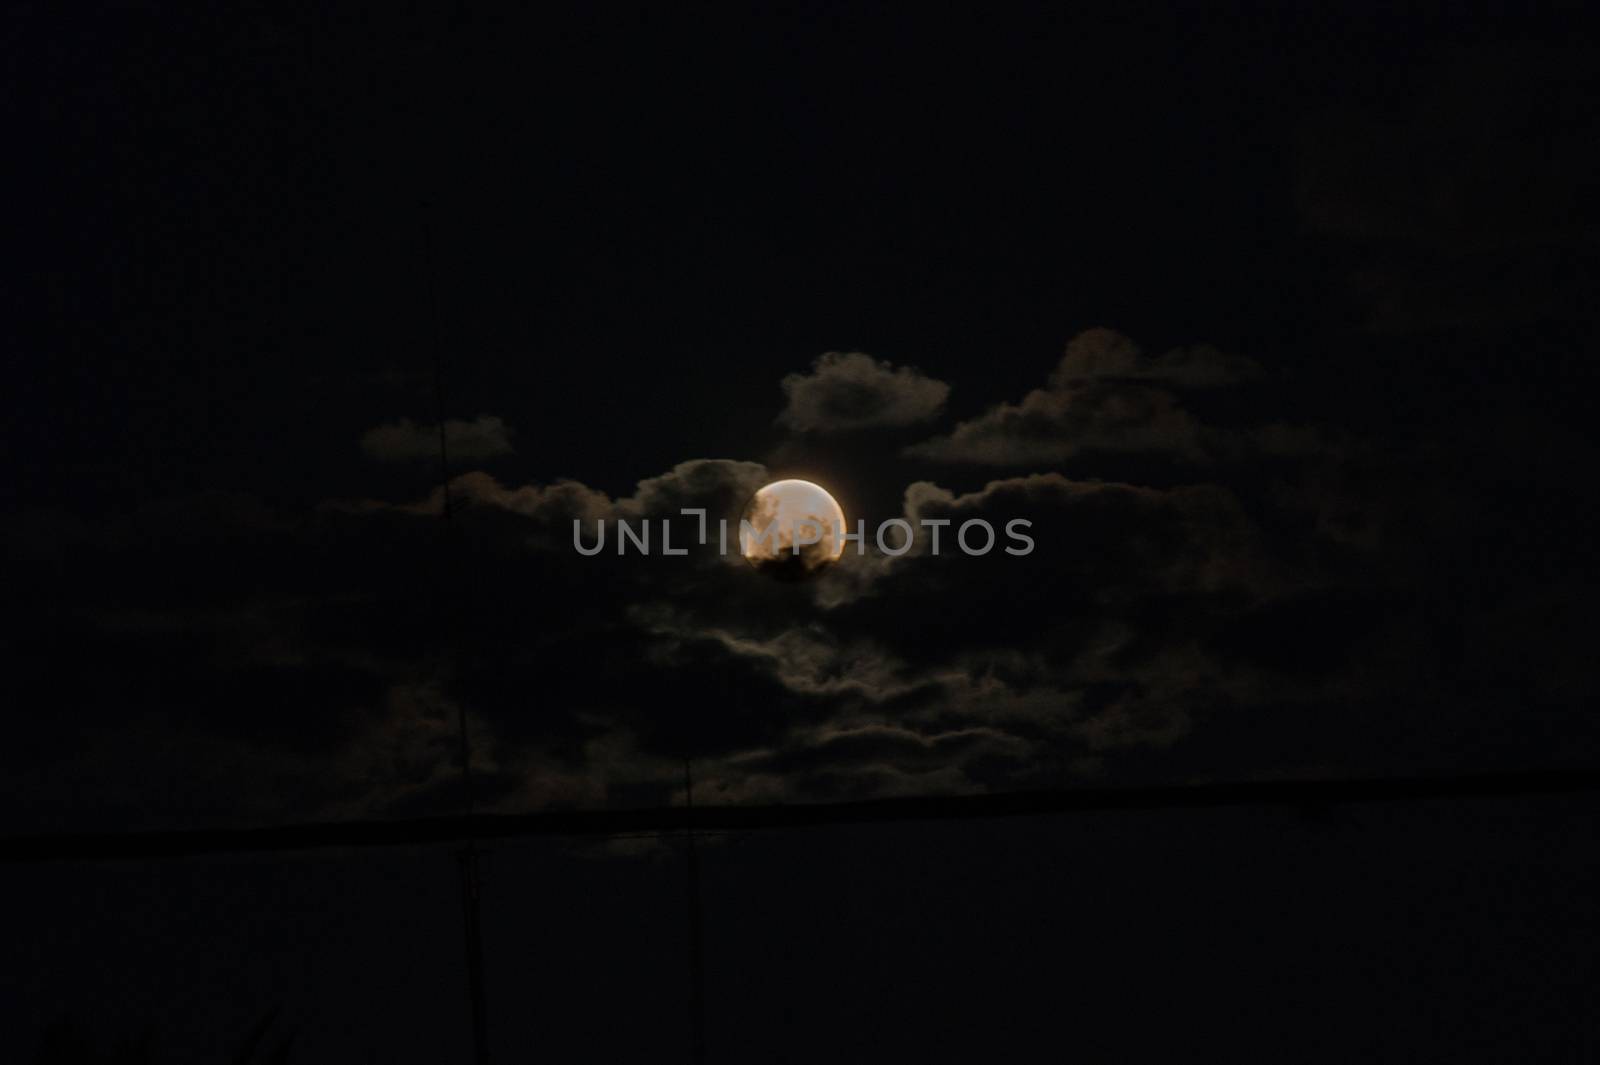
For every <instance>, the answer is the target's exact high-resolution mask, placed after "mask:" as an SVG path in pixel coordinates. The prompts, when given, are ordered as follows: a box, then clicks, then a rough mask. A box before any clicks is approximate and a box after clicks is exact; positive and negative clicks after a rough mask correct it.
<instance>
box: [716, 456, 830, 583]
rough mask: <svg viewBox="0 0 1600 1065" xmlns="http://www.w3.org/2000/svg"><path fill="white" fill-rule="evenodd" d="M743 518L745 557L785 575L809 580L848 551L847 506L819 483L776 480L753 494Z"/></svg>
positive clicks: (773, 573)
mask: <svg viewBox="0 0 1600 1065" xmlns="http://www.w3.org/2000/svg"><path fill="white" fill-rule="evenodd" d="M742 520H743V521H745V522H748V523H749V525H748V526H746V525H744V524H741V525H740V526H739V550H740V551H741V552H742V553H743V554H744V557H745V561H747V562H749V563H750V565H752V566H754V567H755V568H756V569H757V570H759V571H761V572H762V573H766V574H769V575H770V576H773V577H777V578H779V579H780V580H791V581H796V580H804V579H805V578H807V577H810V576H812V575H814V574H816V573H818V572H820V571H821V570H823V569H825V568H827V567H828V566H830V565H832V564H833V562H834V561H835V560H837V559H838V557H839V556H840V555H842V554H844V541H843V540H842V539H840V535H841V533H842V531H843V530H844V510H843V509H842V508H841V507H840V506H839V503H838V501H837V500H835V499H834V498H833V496H831V495H829V494H828V491H827V489H825V488H823V487H822V486H821V485H819V484H812V483H811V482H810V481H801V480H787V481H773V482H772V483H771V484H769V485H767V486H766V487H764V488H762V489H761V490H760V491H758V492H757V493H756V494H755V495H753V496H751V497H750V502H749V503H747V504H745V508H744V517H743V519H742ZM797 545H798V546H797Z"/></svg>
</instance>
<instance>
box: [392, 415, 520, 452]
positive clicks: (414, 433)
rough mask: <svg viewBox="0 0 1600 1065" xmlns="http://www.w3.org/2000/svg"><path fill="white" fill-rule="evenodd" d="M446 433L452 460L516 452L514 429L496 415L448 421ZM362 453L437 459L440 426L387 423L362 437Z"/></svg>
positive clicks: (446, 422) (445, 428) (405, 419)
mask: <svg viewBox="0 0 1600 1065" xmlns="http://www.w3.org/2000/svg"><path fill="white" fill-rule="evenodd" d="M444 431H445V440H446V442H447V443H448V444H449V448H450V456H451V457H452V458H457V459H488V458H494V457H495V456H497V455H509V454H511V453H512V452H513V451H514V450H515V449H514V448H513V447H512V446H511V435H512V430H511V427H510V426H509V425H507V424H506V423H505V421H504V420H503V419H501V418H497V417H495V416H494V415H492V414H480V415H478V417H476V418H474V419H473V420H472V421H470V422H467V421H461V420H460V419H456V418H451V419H447V420H446V421H445V423H444ZM361 450H362V451H364V452H365V453H366V454H367V457H368V458H374V459H377V460H378V461H380V462H402V461H410V460H415V459H436V458H438V456H439V426H438V425H437V424H435V425H419V424H417V423H416V422H414V421H412V420H411V419H410V418H401V419H400V420H399V421H397V422H386V423H384V424H383V425H379V426H374V427H373V428H371V429H368V430H367V431H366V432H364V433H362V434H361Z"/></svg>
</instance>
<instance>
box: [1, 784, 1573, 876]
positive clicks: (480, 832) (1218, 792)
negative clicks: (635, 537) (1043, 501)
mask: <svg viewBox="0 0 1600 1065" xmlns="http://www.w3.org/2000/svg"><path fill="white" fill-rule="evenodd" d="M1578 792H1600V769H1535V770H1519V771H1512V772H1497V773H1470V774H1458V775H1450V776H1443V775H1441V776H1406V777H1373V778H1358V779H1353V780H1329V779H1320V780H1318V779H1311V780H1244V781H1226V782H1213V783H1202V784H1175V785H1162V786H1158V787H1148V788H1064V789H1058V790H1053V791H1014V792H998V793H986V794H978V795H919V796H909V797H896V798H884V799H861V800H853V801H848V802H834V803H795V804H784V803H779V804H769V805H752V806H698V805H697V806H695V807H694V808H693V809H692V810H690V809H688V808H686V807H683V806H666V807H654V808H644V809H628V810H542V811H539V812H537V813H523V814H492V813H479V814H474V815H472V816H470V817H469V816H467V815H462V814H453V815H443V816H435V817H417V818H408V819H400V820H381V821H341V822H311V823H304V824H296V825H275V826H270V827H265V828H237V829H178V830H168V831H154V832H62V833H44V834H39V835H31V836H13V837H8V838H0V864H16V863H22V862H45V861H124V860H132V859H140V858H181V857H185V856H189V855H197V854H212V853H219V852H228V851H235V852H265V851H290V850H315V849H319V848H324V847H392V846H408V845H419V844H436V843H460V842H463V841H464V840H466V839H469V838H471V839H476V840H484V839H493V838H507V837H515V836H594V835H601V836H615V835H627V834H639V833H652V832H657V833H672V832H678V833H681V832H685V831H688V830H689V829H690V828H691V827H692V828H693V829H694V830H695V831H696V832H742V831H755V830H762V829H789V828H809V827H817V826H824V825H848V824H865V823H871V822H883V821H918V820H931V821H940V820H958V819H967V818H981V817H1018V816H1029V815H1039V814H1058V813H1097V812H1113V811H1120V810H1158V809H1173V810H1184V809H1191V810H1198V809H1211V808H1217V807H1227V806H1312V807H1315V806H1323V805H1330V804H1336V803H1358V802H1392V801H1405V800H1420V799H1444V798H1500V797H1511V796H1519V795H1557V794H1572V793H1578Z"/></svg>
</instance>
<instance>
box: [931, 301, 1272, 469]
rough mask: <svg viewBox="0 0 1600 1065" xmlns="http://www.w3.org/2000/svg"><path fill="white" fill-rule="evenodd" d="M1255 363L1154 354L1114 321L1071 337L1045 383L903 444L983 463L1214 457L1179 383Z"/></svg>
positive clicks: (1218, 383) (1203, 354)
mask: <svg viewBox="0 0 1600 1065" xmlns="http://www.w3.org/2000/svg"><path fill="white" fill-rule="evenodd" d="M1257 371H1258V367H1257V366H1256V364H1255V363H1254V362H1252V361H1250V360H1249V359H1245V358H1241V357H1239V356H1235V355H1226V354H1224V353H1222V352H1220V351H1218V350H1216V349H1215V348H1212V347H1195V348H1182V349H1177V350H1174V351H1170V352H1167V353H1166V354H1164V355H1162V356H1160V357H1158V358H1150V357H1147V356H1146V355H1144V353H1143V352H1141V351H1140V350H1139V348H1138V347H1137V346H1136V345H1135V344H1134V343H1133V341H1131V340H1129V339H1128V338H1127V337H1125V336H1123V335H1122V334H1121V333H1118V332H1116V331H1114V330H1111V329H1103V328H1100V329H1090V330H1087V331H1085V332H1083V333H1080V334H1079V335H1078V336H1077V337H1075V338H1074V339H1073V340H1072V342H1071V343H1069V344H1068V345H1067V349H1066V352H1065V354H1064V355H1063V356H1062V358H1061V361H1060V363H1059V364H1057V366H1056V368H1055V370H1054V371H1052V373H1051V374H1050V380H1049V385H1048V387H1046V388H1040V389H1035V390H1033V391H1032V392H1029V393H1028V394H1027V395H1026V396H1024V397H1023V399H1022V402H1021V403H1001V404H999V405H998V406H995V407H991V408H990V409H989V410H988V411H986V412H984V413H983V414H981V415H979V416H978V417H977V418H974V419H972V420H970V421H965V422H962V423H960V424H959V425H957V426H956V427H955V429H954V430H953V431H952V432H951V433H949V434H948V435H946V436H941V437H935V438H934V439H932V440H926V441H923V442H922V443H920V444H914V445H912V446H910V447H908V448H906V449H905V451H904V454H906V455H907V456H909V457H912V458H922V459H933V460H935V461H939V462H950V463H970V464H975V465H986V466H1050V465H1056V464H1059V463H1063V462H1066V461H1068V460H1070V459H1072V458H1075V457H1077V456H1078V455H1081V454H1084V453H1088V452H1111V453H1123V454H1143V455H1161V456H1166V457H1170V458H1175V459H1180V460H1185V461H1188V462H1193V463H1204V462H1206V461H1208V460H1209V458H1210V451H1211V445H1210V441H1209V439H1208V434H1207V432H1206V430H1205V429H1204V428H1203V427H1202V425H1201V424H1200V422H1199V421H1198V419H1196V418H1195V416H1194V415H1192V414H1191V413H1190V412H1189V411H1188V410H1187V409H1186V408H1185V407H1184V405H1183V403H1182V401H1181V400H1180V398H1179V396H1178V394H1177V393H1178V392H1179V391H1182V390H1188V389H1203V388H1218V387H1223V386H1226V385H1232V384H1238V383H1240V382H1242V381H1245V380H1248V379H1249V378H1251V377H1253V376H1255V374H1256V373H1257Z"/></svg>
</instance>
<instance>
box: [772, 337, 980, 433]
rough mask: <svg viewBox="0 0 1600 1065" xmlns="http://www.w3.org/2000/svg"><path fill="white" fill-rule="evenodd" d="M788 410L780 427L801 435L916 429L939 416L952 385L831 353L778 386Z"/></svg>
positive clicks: (856, 356)
mask: <svg viewBox="0 0 1600 1065" xmlns="http://www.w3.org/2000/svg"><path fill="white" fill-rule="evenodd" d="M779 384H780V387H782V389H783V393H784V395H785V396H786V397H788V405H787V406H785V407H784V410H783V413H781V414H779V415H778V424H780V425H783V426H787V427H788V428H790V429H794V430H797V431H800V432H819V433H836V432H844V431H848V430H852V429H871V428H880V427H895V426H906V425H914V424H916V423H917V422H925V421H929V420H931V419H932V418H935V417H937V416H938V414H939V411H940V410H941V409H942V408H943V407H944V401H945V399H946V397H948V396H949V395H950V386H949V385H947V384H945V383H944V382H943V381H936V380H934V379H933V378H931V377H928V376H927V375H925V374H924V373H923V372H922V371H921V370H918V369H916V368H914V367H910V366H901V367H898V368H897V367H895V366H894V365H893V364H891V363H889V362H887V361H881V360H878V359H874V358H873V357H872V356H870V355H864V354H862V353H861V352H859V351H853V352H838V351H830V352H827V353H826V354H824V355H821V356H819V357H818V358H817V360H816V361H815V362H813V363H812V364H811V372H810V373H805V374H801V373H792V374H789V375H788V376H787V377H785V378H784V379H783V380H782V381H781V382H780V383H779Z"/></svg>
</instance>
